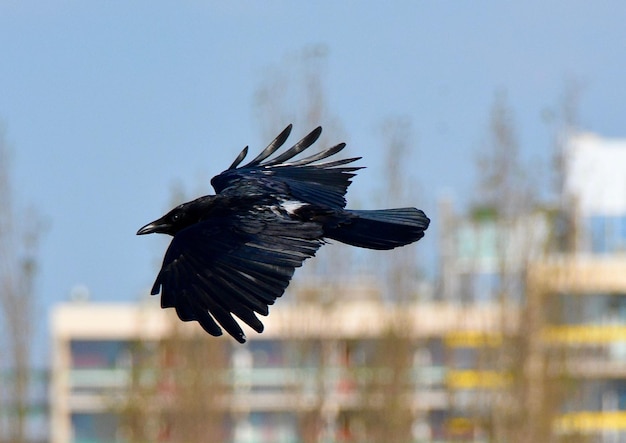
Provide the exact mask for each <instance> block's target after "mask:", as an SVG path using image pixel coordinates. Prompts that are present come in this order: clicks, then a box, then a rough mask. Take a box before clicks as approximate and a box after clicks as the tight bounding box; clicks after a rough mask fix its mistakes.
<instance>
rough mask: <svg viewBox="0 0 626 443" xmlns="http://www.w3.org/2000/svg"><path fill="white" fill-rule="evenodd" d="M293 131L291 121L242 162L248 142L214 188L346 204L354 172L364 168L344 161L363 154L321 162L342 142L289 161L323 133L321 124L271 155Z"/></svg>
mask: <svg viewBox="0 0 626 443" xmlns="http://www.w3.org/2000/svg"><path fill="white" fill-rule="evenodd" d="M290 132H291V125H289V126H287V127H286V128H285V129H284V130H283V131H282V132H281V133H280V134H279V135H278V136H277V137H276V138H275V139H274V140H273V141H272V142H271V143H270V144H269V145H268V146H267V148H265V149H264V150H263V151H262V152H261V153H260V154H259V155H257V156H256V157H255V158H254V159H253V160H251V161H250V162H248V163H246V164H245V165H243V166H239V164H240V163H241V162H242V161H243V159H244V158H245V157H246V155H247V153H248V147H247V146H246V147H245V148H244V149H243V151H241V153H240V154H239V155H238V156H237V158H236V159H235V161H234V162H233V164H232V165H231V166H230V168H228V169H227V170H226V171H224V172H222V173H221V174H219V175H217V176H215V177H213V179H212V180H211V184H212V185H213V187H214V188H215V192H217V193H223V194H233V193H234V194H236V193H244V192H245V193H246V194H254V193H266V192H270V193H275V192H280V193H282V194H285V195H290V196H292V197H293V198H294V199H296V200H298V201H302V202H305V203H309V204H314V205H323V206H328V207H331V208H343V207H345V205H346V200H345V198H344V196H345V194H346V191H347V190H348V186H350V179H351V178H352V177H354V175H355V174H354V172H355V171H357V170H359V169H361V168H360V167H355V166H348V167H346V166H344V165H347V164H349V163H352V162H354V161H356V160H358V159H360V158H361V157H353V158H347V159H342V160H334V161H327V162H322V163H319V162H320V161H321V160H324V159H327V158H329V157H331V156H333V155H335V154H337V153H339V152H340V151H341V150H343V148H345V146H346V145H345V143H340V144H338V145H335V146H333V147H331V148H328V149H326V150H324V151H321V152H319V153H317V154H313V155H310V156H308V157H305V158H302V159H299V160H292V161H288V160H291V159H292V158H293V157H295V156H297V155H298V154H300V153H301V152H303V151H304V150H306V149H307V148H309V147H310V146H311V145H313V143H315V141H316V140H317V139H318V138H319V136H320V134H321V133H322V128H321V127H317V128H316V129H314V130H313V131H312V132H311V133H309V134H308V135H306V136H305V137H304V138H303V139H302V140H300V141H299V142H297V143H296V144H295V145H293V146H292V147H291V148H289V149H288V150H286V151H285V152H283V153H282V154H280V155H278V156H276V157H274V158H270V157H271V156H272V155H273V154H274V153H275V152H276V151H277V150H278V149H279V148H280V147H281V146H282V145H283V144H284V143H285V141H287V138H288V137H289V133H290ZM238 166H239V167H238Z"/></svg>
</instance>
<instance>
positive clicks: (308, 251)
mask: <svg viewBox="0 0 626 443" xmlns="http://www.w3.org/2000/svg"><path fill="white" fill-rule="evenodd" d="M290 132H291V125H289V126H287V128H286V129H285V130H284V131H283V132H281V133H280V134H279V135H278V137H276V138H275V139H274V141H272V142H271V143H270V144H269V146H268V147H267V148H265V149H264V150H263V151H262V152H261V153H260V154H259V155H258V156H256V157H255V158H254V159H253V160H252V161H250V162H249V163H247V164H245V165H243V166H239V164H240V163H241V162H242V160H243V159H244V158H245V156H246V154H247V153H248V147H247V146H246V147H245V148H244V149H243V151H241V153H240V154H239V155H238V156H237V158H236V159H235V161H234V162H233V164H232V165H230V167H229V168H228V169H227V170H226V171H224V172H222V173H221V174H219V175H217V176H215V177H214V178H213V179H212V180H211V184H212V185H213V188H215V191H216V193H217V194H216V195H207V196H204V197H200V198H197V199H195V200H193V201H190V202H187V203H183V204H182V205H179V206H177V207H176V208H174V209H172V210H171V211H170V212H168V213H167V214H165V215H164V216H163V217H161V218H160V219H158V220H155V221H153V222H152V223H148V224H147V225H146V226H144V227H143V228H141V229H140V230H139V231H138V232H137V234H138V235H141V234H150V233H153V232H158V233H162V234H169V235H171V236H173V239H172V242H171V244H170V246H169V248H168V249H167V252H166V253H165V258H164V259H163V266H162V267H161V270H160V272H159V274H158V275H157V278H156V281H155V282H154V286H153V287H152V291H151V293H152V294H153V295H155V294H158V293H159V292H161V307H163V308H172V307H173V308H175V309H176V313H177V314H178V317H179V318H180V319H181V320H183V321H191V320H196V321H197V322H198V323H200V325H201V326H202V327H203V328H204V330H205V331H207V332H208V333H209V334H211V335H215V336H218V335H221V334H222V329H221V328H220V326H218V323H219V325H221V327H222V328H224V329H226V331H227V332H228V333H229V334H230V335H232V336H233V337H234V338H235V339H236V340H237V341H239V342H240V343H244V342H245V341H246V337H245V335H244V333H243V331H242V330H241V327H240V325H239V324H238V323H237V322H236V321H235V320H234V319H233V316H232V314H234V315H235V316H236V317H238V318H239V319H241V320H243V321H244V322H245V323H247V324H248V325H249V326H250V327H251V328H252V329H254V330H255V331H257V332H259V333H260V332H262V331H263V324H262V323H261V321H260V320H259V319H258V318H257V317H256V315H255V313H258V314H261V315H267V314H268V312H269V311H268V305H271V304H273V303H274V301H275V300H276V298H278V297H280V296H281V295H282V294H283V292H284V291H285V288H287V285H288V284H289V280H291V277H292V276H293V273H294V270H295V268H297V267H299V266H301V265H302V262H303V261H304V260H306V259H307V258H309V257H313V256H314V255H315V252H316V251H317V249H318V248H319V247H320V246H322V245H323V244H324V243H325V239H333V240H337V241H340V242H342V243H347V244H349V245H353V246H359V247H362V248H369V249H393V248H395V247H398V246H404V245H407V244H409V243H413V242H415V241H417V240H419V239H420V238H422V237H423V236H424V231H425V230H426V228H428V224H429V222H430V220H429V219H428V217H426V215H425V214H424V212H422V211H421V210H419V209H415V208H400V209H381V210H371V211H363V210H351V209H344V208H345V206H346V200H345V198H344V195H345V194H346V191H347V189H348V186H349V185H350V179H351V178H352V177H354V176H355V171H357V170H359V169H361V168H360V167H355V166H346V165H348V164H350V163H352V162H354V161H356V160H359V159H360V157H354V158H347V159H343V160H333V161H326V162H320V161H321V160H324V159H327V158H329V157H331V156H333V155H335V154H337V153H338V152H340V151H341V150H342V149H343V148H344V147H345V143H341V144H338V145H336V146H333V147H332V148H328V149H326V150H324V151H322V152H319V153H317V154H313V155H310V156H308V157H305V158H302V159H300V160H292V159H293V157H295V156H296V155H298V154H299V153H301V152H302V151H304V150H305V149H307V148H308V147H310V146H311V145H312V144H313V143H314V142H315V141H316V140H317V139H318V137H319V136H320V133H321V132H322V128H321V127H318V128H316V129H315V130H314V131H313V132H311V133H310V134H308V135H307V136H306V137H304V138H303V139H302V140H300V141H299V142H297V143H296V144H295V145H293V147H291V148H290V149H288V150H287V151H285V152H283V153H282V154H280V155H277V156H275V157H274V158H270V156H271V155H272V154H274V152H276V150H277V149H278V148H280V147H281V146H282V145H283V144H284V143H285V141H286V140H287V137H288V136H289V133H290Z"/></svg>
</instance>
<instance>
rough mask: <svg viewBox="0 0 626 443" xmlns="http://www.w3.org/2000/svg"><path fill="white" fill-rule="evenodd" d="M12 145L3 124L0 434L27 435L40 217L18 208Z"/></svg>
mask: <svg viewBox="0 0 626 443" xmlns="http://www.w3.org/2000/svg"><path fill="white" fill-rule="evenodd" d="M10 163H11V162H10V148H9V145H8V142H7V140H6V134H5V130H4V128H3V127H0V208H1V209H0V316H1V317H0V318H1V319H2V323H1V326H2V337H3V339H2V342H1V344H2V348H0V354H1V355H2V357H1V360H2V364H1V365H0V368H1V369H2V371H3V373H2V375H3V376H4V377H10V378H11V380H10V381H9V380H6V381H5V382H3V383H2V384H1V385H2V388H0V389H2V392H0V401H2V404H0V412H2V413H3V414H2V415H3V417H2V419H1V420H0V424H1V426H2V429H0V439H2V438H4V439H6V440H5V441H11V442H18V443H19V442H24V441H26V438H27V434H26V432H27V431H26V425H27V415H28V406H29V384H30V376H31V374H32V364H31V361H32V356H31V350H32V344H33V342H32V341H33V336H34V333H35V330H34V325H35V324H36V322H35V321H34V316H35V315H36V300H35V292H34V288H33V282H34V277H35V272H36V264H37V260H36V258H37V246H38V240H39V234H40V231H41V226H40V220H39V219H38V217H37V216H36V215H35V214H34V212H32V213H30V214H26V215H25V214H21V213H19V212H17V211H16V209H15V206H14V202H13V192H12V188H11V174H10V172H11V168H10Z"/></svg>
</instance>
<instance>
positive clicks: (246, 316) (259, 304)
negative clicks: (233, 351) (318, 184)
mask: <svg viewBox="0 0 626 443" xmlns="http://www.w3.org/2000/svg"><path fill="white" fill-rule="evenodd" d="M321 236H322V229H321V226H320V225H318V224H317V223H302V222H294V221H292V220H290V219H288V218H286V217H285V218H283V217H281V216H280V215H279V214H275V213H274V212H272V211H271V210H269V209H268V210H266V211H261V212H259V213H254V214H253V213H250V212H247V213H242V214H238V215H236V216H235V215H233V216H231V217H221V218H214V219H209V220H207V221H203V222H200V223H197V224H194V225H192V226H190V227H188V228H186V229H184V230H182V231H180V232H179V233H177V234H176V236H174V238H173V240H172V242H171V244H170V246H169V248H168V250H167V252H166V253H165V258H164V259H163V266H162V268H161V271H160V272H159V274H158V276H157V279H156V281H155V283H154V286H153V289H152V293H153V294H156V293H158V292H159V291H160V292H161V306H162V307H174V308H175V309H176V313H177V314H178V317H179V318H180V319H181V320H183V321H193V320H195V321H198V322H199V323H200V324H201V325H202V327H203V328H204V329H205V330H206V331H207V332H208V333H209V334H212V335H221V333H222V332H221V328H223V329H224V330H225V331H226V332H228V333H229V334H230V335H232V336H233V337H234V338H235V339H236V340H238V341H239V342H241V343H243V342H245V340H246V337H245V335H244V333H243V330H242V329H241V326H240V325H239V324H238V323H237V321H236V320H235V318H233V315H234V316H235V317H237V318H238V319H240V320H242V321H243V322H245V323H246V324H247V325H248V326H250V327H251V328H252V329H254V330H255V331H257V332H261V331H262V330H263V323H262V322H261V321H260V320H259V319H258V318H257V316H256V315H255V313H258V314H261V315H267V314H268V306H269V305H271V304H273V303H274V301H275V300H276V299H277V298H278V297H280V296H281V295H282V294H283V292H284V291H285V289H286V288H287V286H288V284H289V281H290V280H291V277H292V276H293V273H294V271H295V268H297V267H299V266H301V265H302V262H303V261H304V260H306V259H307V258H309V257H312V256H313V255H315V253H316V251H317V249H318V248H319V247H320V246H321V245H322V243H323V241H322V240H321ZM220 327H221V328H220Z"/></svg>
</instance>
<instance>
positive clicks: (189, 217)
mask: <svg viewBox="0 0 626 443" xmlns="http://www.w3.org/2000/svg"><path fill="white" fill-rule="evenodd" d="M210 197H212V196H206V197H200V198H199V199H196V200H193V201H190V202H187V203H183V204H182V205H178V206H176V207H175V208H174V209H172V210H171V211H170V212H168V213H167V214H165V215H164V216H163V217H161V218H159V219H158V220H155V221H153V222H150V223H148V224H147V225H145V226H144V227H142V228H141V229H139V231H137V235H144V234H153V233H158V234H168V235H172V236H173V235H175V234H176V233H177V232H180V231H181V230H183V229H185V228H187V227H189V226H191V225H193V224H195V223H198V222H199V221H201V219H202V217H203V211H204V209H205V208H206V206H207V204H208V203H210V201H209V200H210V199H211V198H210Z"/></svg>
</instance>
